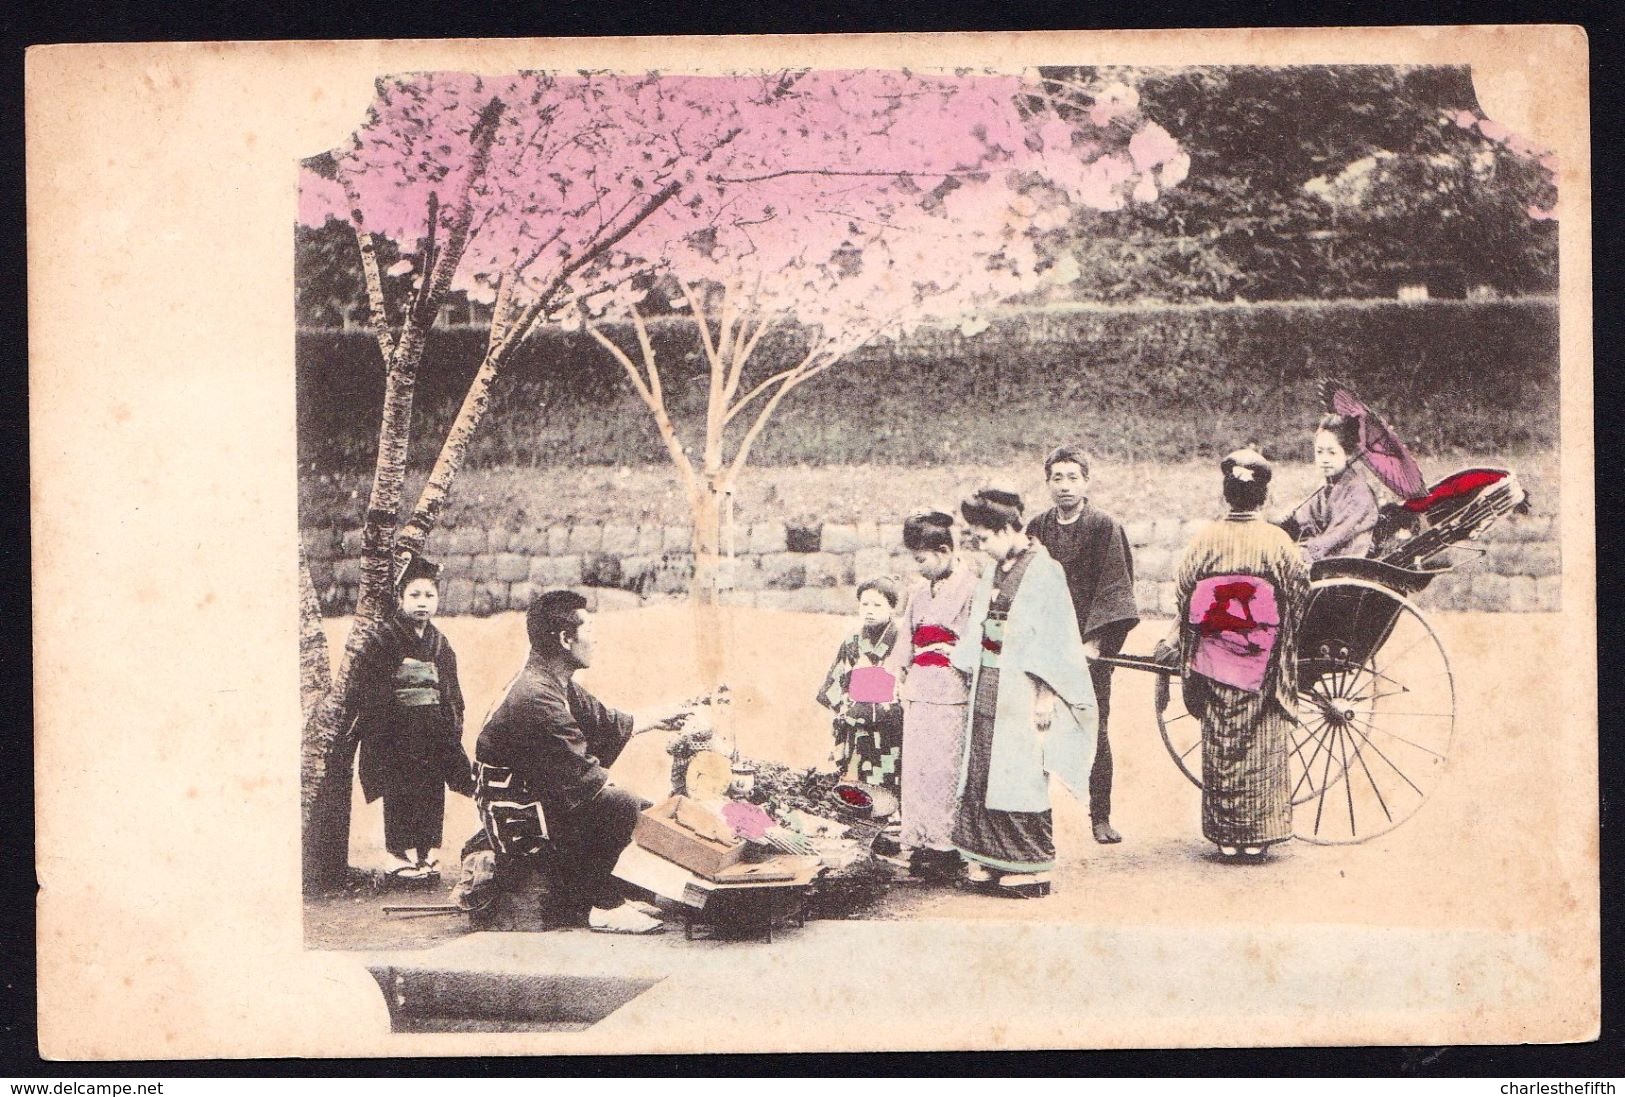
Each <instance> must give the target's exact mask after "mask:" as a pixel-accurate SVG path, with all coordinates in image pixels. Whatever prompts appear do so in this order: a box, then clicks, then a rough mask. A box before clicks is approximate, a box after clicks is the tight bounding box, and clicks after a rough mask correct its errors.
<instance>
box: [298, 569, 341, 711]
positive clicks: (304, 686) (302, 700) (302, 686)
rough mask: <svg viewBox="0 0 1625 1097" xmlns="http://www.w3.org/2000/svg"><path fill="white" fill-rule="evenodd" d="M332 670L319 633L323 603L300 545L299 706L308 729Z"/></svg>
mask: <svg viewBox="0 0 1625 1097" xmlns="http://www.w3.org/2000/svg"><path fill="white" fill-rule="evenodd" d="M332 677H333V667H332V663H331V662H330V661H329V659H328V655H327V633H326V632H324V631H323V630H322V604H321V602H320V601H319V600H318V599H317V597H316V584H315V583H313V582H311V579H310V565H309V564H308V563H306V562H305V546H304V544H303V542H301V543H300V545H299V707H300V709H301V710H302V713H301V714H302V715H303V717H304V720H305V726H306V727H309V726H310V715H311V713H312V712H313V711H315V708H316V706H317V705H318V704H320V703H321V700H322V698H323V697H324V696H325V695H326V694H327V691H328V689H329V688H330V687H331V686H332V684H333V681H332Z"/></svg>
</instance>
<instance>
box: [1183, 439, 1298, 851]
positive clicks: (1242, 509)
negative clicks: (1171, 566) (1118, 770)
mask: <svg viewBox="0 0 1625 1097" xmlns="http://www.w3.org/2000/svg"><path fill="white" fill-rule="evenodd" d="M1220 468H1221V469H1222V470H1223V473H1224V499H1225V502H1226V503H1227V504H1229V507H1230V513H1229V515H1228V516H1227V517H1226V518H1225V519H1224V520H1223V521H1220V522H1215V523H1213V524H1212V525H1210V526H1208V527H1207V528H1206V529H1204V530H1202V532H1201V533H1199V534H1197V535H1196V537H1195V539H1194V540H1192V542H1191V544H1190V547H1189V548H1187V549H1186V551H1185V557H1184V560H1183V562H1182V563H1181V564H1180V567H1179V574H1178V592H1179V640H1180V656H1181V661H1180V667H1181V673H1182V676H1183V679H1184V689H1185V707H1186V708H1188V709H1189V710H1190V711H1191V713H1192V714H1193V715H1195V716H1196V717H1198V718H1199V719H1200V720H1201V721H1202V833H1203V835H1204V836H1206V838H1207V839H1208V840H1209V841H1211V842H1213V843H1214V844H1215V845H1217V846H1218V847H1219V852H1220V853H1221V854H1222V855H1223V856H1224V857H1226V858H1231V859H1233V858H1237V857H1246V858H1258V857H1262V856H1263V855H1264V853H1265V851H1266V850H1267V849H1268V847H1269V846H1270V845H1272V844H1274V843H1276V842H1281V841H1285V840H1286V839H1288V838H1290V837H1291V836H1292V794H1291V790H1290V789H1289V787H1288V780H1289V777H1288V769H1287V754H1288V752H1289V750H1290V749H1291V738H1290V726H1291V724H1292V723H1293V722H1294V720H1295V716H1294V714H1295V713H1296V711H1297V682H1296V681H1295V668H1296V666H1297V637H1296V627H1297V619H1298V614H1299V613H1300V612H1301V611H1302V608H1303V604H1304V601H1305V599H1306V598H1307V597H1308V593H1309V572H1308V568H1307V567H1306V565H1305V564H1304V560H1303V555H1302V553H1301V552H1300V551H1299V550H1298V548H1297V546H1295V545H1294V544H1293V543H1292V540H1291V538H1289V537H1288V536H1287V535H1286V534H1285V533H1284V532H1282V531H1281V530H1280V529H1279V528H1277V527H1276V526H1273V525H1271V524H1269V523H1268V522H1265V521H1263V520H1262V519H1261V518H1260V517H1259V511H1260V510H1261V509H1262V508H1263V506H1264V503H1265V501H1266V499H1267V498H1268V497H1269V482H1270V476H1271V469H1270V464H1269V462H1268V461H1266V460H1265V459H1264V458H1263V457H1262V456H1261V455H1260V454H1258V453H1257V452H1255V451H1253V450H1250V449H1244V450H1237V451H1236V452H1235V453H1232V454H1230V456H1228V457H1226V458H1225V459H1224V462H1223V464H1222V465H1221V466H1220Z"/></svg>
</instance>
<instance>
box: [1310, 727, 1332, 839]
mask: <svg viewBox="0 0 1625 1097" xmlns="http://www.w3.org/2000/svg"><path fill="white" fill-rule="evenodd" d="M1332 734H1334V735H1335V734H1336V732H1335V731H1333V733H1332ZM1331 775H1332V752H1331V750H1330V749H1329V748H1328V749H1327V751H1326V765H1325V767H1324V768H1323V769H1322V770H1321V774H1320V797H1319V799H1318V800H1316V801H1315V833H1316V834H1319V833H1320V814H1321V812H1323V811H1325V810H1326V790H1327V789H1328V788H1329V787H1330V785H1329V784H1328V780H1329V778H1330V777H1331Z"/></svg>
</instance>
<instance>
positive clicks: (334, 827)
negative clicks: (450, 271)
mask: <svg viewBox="0 0 1625 1097" xmlns="http://www.w3.org/2000/svg"><path fill="white" fill-rule="evenodd" d="M424 342H425V340H424V333H423V332H422V331H421V330H420V329H419V328H418V325H417V324H416V322H415V321H413V320H409V321H408V322H407V326H406V329H405V330H404V331H402V332H401V337H400V340H399V342H398V343H397V345H396V348H395V355H394V359H393V360H392V361H391V362H390V363H389V372H388V374H387V375H386V377H385V380H384V415H383V422H382V423H381V424H380V425H379V428H378V459H377V464H376V465H375V466H374V470H373V481H372V494H371V496H370V497H369V499H368V502H367V515H366V520H365V521H364V523H363V524H362V527H361V542H362V560H361V592H360V594H359V596H358V597H357V599H356V610H355V621H354V623H353V624H352V625H351V626H350V636H349V639H348V640H347V641H346V642H345V645H344V658H343V661H342V662H341V663H340V664H339V673H338V677H337V679H336V680H335V681H334V682H333V686H332V688H331V689H329V690H328V692H327V696H326V697H324V698H322V702H321V704H319V705H317V706H316V711H315V714H314V716H313V718H312V719H311V720H309V721H308V722H307V724H306V727H305V733H304V742H303V746H304V750H303V758H302V764H301V771H302V772H301V774H300V793H301V796H300V806H301V808H302V812H301V813H302V815H303V823H304V841H303V848H302V853H303V868H304V883H305V890H306V891H320V890H322V889H325V888H330V887H334V886H336V885H338V884H340V883H342V882H343V880H344V876H345V873H346V871H347V870H348V868H349V864H350V857H349V855H350V784H351V783H350V777H351V772H352V770H353V769H354V765H355V749H356V740H355V718H354V714H353V713H352V712H351V711H350V706H349V703H348V701H349V691H350V669H351V667H352V665H353V664H354V661H355V656H356V654H357V653H358V652H359V651H360V650H361V647H362V645H363V644H364V643H366V641H367V638H368V637H369V636H371V635H372V632H373V630H374V629H376V628H377V627H378V625H379V624H380V623H381V622H382V621H383V620H384V618H385V616H386V615H387V614H388V613H389V612H390V609H391V605H390V601H391V598H390V588H391V586H392V585H393V584H392V580H393V576H394V558H393V555H392V552H391V549H392V547H393V544H394V539H395V523H396V521H397V517H396V516H397V515H398V514H399V513H400V509H401V489H402V485H403V484H404V482H405V480H406V447H407V441H408V437H409V436H408V431H409V428H410V424H411V420H412V390H413V388H414V386H415V384H416V381H417V367H418V360H419V359H420V358H421V357H422V355H423V347H424Z"/></svg>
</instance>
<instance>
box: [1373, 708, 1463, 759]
mask: <svg viewBox="0 0 1625 1097" xmlns="http://www.w3.org/2000/svg"><path fill="white" fill-rule="evenodd" d="M1383 715H1384V716H1387V715H1389V713H1383ZM1357 722H1358V723H1361V724H1364V725H1365V727H1366V729H1367V730H1369V731H1370V732H1371V733H1372V734H1373V735H1386V736H1388V738H1390V739H1398V740H1399V741H1400V742H1401V743H1404V744H1405V745H1406V746H1410V747H1415V748H1416V749H1417V750H1419V751H1421V752H1422V753H1423V754H1431V755H1433V757H1435V758H1437V759H1438V760H1439V761H1441V762H1442V761H1444V760H1445V758H1444V755H1442V754H1440V753H1439V752H1438V751H1435V750H1429V749H1428V748H1427V747H1424V746H1423V745H1422V744H1421V743H1416V742H1412V741H1411V740H1409V739H1407V738H1405V737H1404V736H1403V735H1395V734H1394V733H1393V732H1391V731H1389V730H1388V729H1387V728H1379V727H1378V726H1377V725H1376V724H1374V723H1372V722H1371V721H1370V720H1357ZM1371 749H1373V750H1375V749H1376V744H1375V743H1373V744H1372V748H1371Z"/></svg>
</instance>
